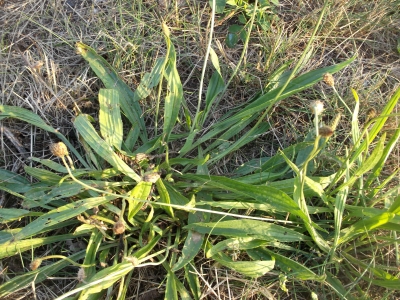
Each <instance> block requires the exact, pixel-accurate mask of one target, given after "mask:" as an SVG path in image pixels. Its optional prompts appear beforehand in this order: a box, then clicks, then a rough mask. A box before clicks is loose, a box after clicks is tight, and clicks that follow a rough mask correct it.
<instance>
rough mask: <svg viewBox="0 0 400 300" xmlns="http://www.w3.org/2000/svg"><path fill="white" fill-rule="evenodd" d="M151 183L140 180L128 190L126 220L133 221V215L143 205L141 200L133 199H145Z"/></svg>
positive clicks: (148, 193)
mask: <svg viewBox="0 0 400 300" xmlns="http://www.w3.org/2000/svg"><path fill="white" fill-rule="evenodd" d="M151 187H152V183H151V182H146V181H141V182H139V183H138V184H137V185H136V186H135V187H134V188H133V189H132V190H131V192H130V194H129V199H126V200H127V201H128V221H129V222H131V223H132V222H133V220H132V219H133V217H134V216H135V215H136V214H137V212H138V211H139V210H140V209H141V208H142V206H143V205H144V203H143V202H139V201H135V200H137V199H138V200H147V198H148V197H149V195H150V192H151Z"/></svg>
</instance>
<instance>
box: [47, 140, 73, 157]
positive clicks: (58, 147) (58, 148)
mask: <svg viewBox="0 0 400 300" xmlns="http://www.w3.org/2000/svg"><path fill="white" fill-rule="evenodd" d="M49 148H50V151H51V153H53V155H55V156H57V157H64V156H66V155H69V153H68V149H67V146H65V144H64V143H63V142H58V143H54V144H51V145H50V147H49Z"/></svg>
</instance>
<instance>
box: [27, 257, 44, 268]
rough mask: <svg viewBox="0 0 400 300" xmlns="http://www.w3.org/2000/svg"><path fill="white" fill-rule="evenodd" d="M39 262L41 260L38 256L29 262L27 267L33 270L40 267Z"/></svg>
mask: <svg viewBox="0 0 400 300" xmlns="http://www.w3.org/2000/svg"><path fill="white" fill-rule="evenodd" d="M41 264H42V260H41V259H40V258H36V259H35V260H33V261H32V262H31V263H30V265H29V267H30V268H31V270H32V271H35V270H36V269H37V268H39V267H40V265H41Z"/></svg>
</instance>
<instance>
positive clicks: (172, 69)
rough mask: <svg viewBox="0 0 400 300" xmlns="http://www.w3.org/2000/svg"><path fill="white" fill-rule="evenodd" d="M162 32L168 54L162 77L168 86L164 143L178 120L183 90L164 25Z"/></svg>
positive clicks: (171, 45) (167, 30) (172, 47)
mask: <svg viewBox="0 0 400 300" xmlns="http://www.w3.org/2000/svg"><path fill="white" fill-rule="evenodd" d="M163 31H164V35H165V40H166V43H167V53H168V61H167V65H166V68H165V70H164V75H165V78H166V80H167V85H168V93H167V96H166V97H165V106H164V129H163V139H164V141H168V138H169V136H170V135H171V132H172V129H173V128H174V126H175V122H176V120H177V119H178V114H179V111H180V108H181V102H182V99H183V88H182V83H181V79H180V78H179V74H178V70H177V68H176V52H175V48H174V45H173V44H172V43H171V40H170V38H169V29H168V27H167V26H166V25H165V24H163Z"/></svg>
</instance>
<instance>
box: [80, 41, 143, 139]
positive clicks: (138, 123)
mask: <svg viewBox="0 0 400 300" xmlns="http://www.w3.org/2000/svg"><path fill="white" fill-rule="evenodd" d="M76 48H77V50H78V53H79V54H80V55H82V57H83V58H84V59H85V60H86V61H87V62H88V63H89V64H90V67H91V68H92V70H93V71H94V72H95V73H96V75H97V76H98V77H99V78H100V79H101V81H102V82H103V83H104V85H105V86H106V88H108V89H116V90H118V92H119V94H120V104H121V108H122V111H123V113H124V114H125V116H126V117H127V118H128V120H129V121H130V122H131V124H132V126H133V127H139V128H140V137H141V139H142V140H143V142H145V141H147V132H146V127H145V124H144V121H143V118H142V109H141V107H140V105H139V100H140V97H139V95H138V94H135V93H134V92H133V91H132V90H131V89H130V88H129V87H128V85H127V84H126V83H125V82H123V80H122V79H121V78H120V77H119V76H118V74H117V72H116V70H115V69H114V68H113V67H112V66H111V65H110V64H109V63H108V62H107V61H106V60H105V59H104V58H103V57H101V56H100V55H98V54H97V53H96V51H95V50H94V49H92V48H90V47H89V46H87V45H85V44H83V43H81V42H78V43H76Z"/></svg>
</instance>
